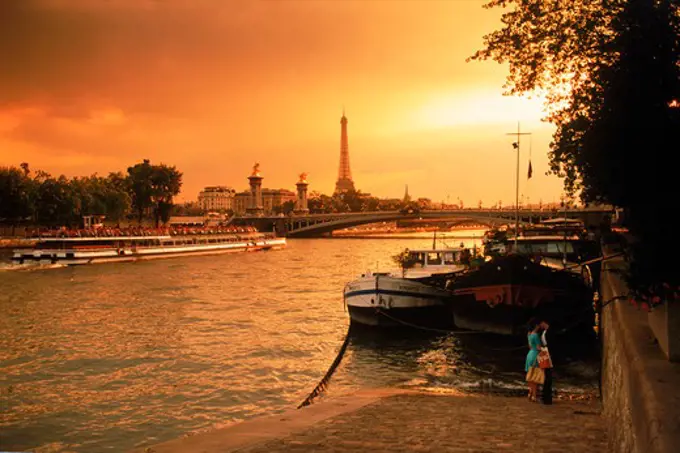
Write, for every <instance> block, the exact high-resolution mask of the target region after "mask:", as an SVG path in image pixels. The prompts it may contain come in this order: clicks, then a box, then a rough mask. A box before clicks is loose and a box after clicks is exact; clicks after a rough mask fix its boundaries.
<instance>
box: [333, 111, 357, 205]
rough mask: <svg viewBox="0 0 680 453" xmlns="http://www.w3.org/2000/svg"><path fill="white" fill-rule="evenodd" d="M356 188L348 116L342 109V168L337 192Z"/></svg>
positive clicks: (336, 184) (339, 171)
mask: <svg viewBox="0 0 680 453" xmlns="http://www.w3.org/2000/svg"><path fill="white" fill-rule="evenodd" d="M350 190H354V181H352V172H351V170H350V169H349V148H348V144H347V117H345V110H344V109H343V110H342V118H340V168H339V169H338V181H337V182H336V183H335V193H343V192H348V191H350Z"/></svg>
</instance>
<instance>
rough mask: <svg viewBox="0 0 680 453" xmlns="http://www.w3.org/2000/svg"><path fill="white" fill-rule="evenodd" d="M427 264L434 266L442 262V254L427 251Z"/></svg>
mask: <svg viewBox="0 0 680 453" xmlns="http://www.w3.org/2000/svg"><path fill="white" fill-rule="evenodd" d="M427 264H428V265H429V266H436V265H439V264H442V256H441V254H440V253H438V252H428V254H427Z"/></svg>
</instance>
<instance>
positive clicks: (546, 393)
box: [540, 320, 553, 404]
mask: <svg viewBox="0 0 680 453" xmlns="http://www.w3.org/2000/svg"><path fill="white" fill-rule="evenodd" d="M540 327H541V330H542V331H543V333H542V334H541V346H542V347H543V348H544V349H545V350H546V351H547V350H548V329H549V328H550V324H548V321H546V320H543V321H541V324H540ZM543 373H544V375H545V380H544V381H543V390H542V391H541V401H542V402H543V404H552V393H553V390H552V368H544V369H543Z"/></svg>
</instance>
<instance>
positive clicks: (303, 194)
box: [294, 173, 309, 214]
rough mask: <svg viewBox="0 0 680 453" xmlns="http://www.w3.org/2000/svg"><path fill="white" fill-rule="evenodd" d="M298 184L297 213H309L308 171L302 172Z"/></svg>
mask: <svg viewBox="0 0 680 453" xmlns="http://www.w3.org/2000/svg"><path fill="white" fill-rule="evenodd" d="M295 185H296V186H297V200H296V202H295V211H294V212H295V214H308V213H309V208H308V207H307V186H309V183H308V182H307V173H301V174H300V180H299V181H298V182H297V184H295Z"/></svg>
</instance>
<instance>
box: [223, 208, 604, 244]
mask: <svg viewBox="0 0 680 453" xmlns="http://www.w3.org/2000/svg"><path fill="white" fill-rule="evenodd" d="M613 212H614V211H613V209H606V208H601V207H598V208H584V209H568V210H567V211H566V215H567V217H569V218H578V219H581V220H583V221H584V223H585V224H586V226H589V225H599V224H600V223H601V221H602V219H603V217H604V216H611V215H612V214H613ZM564 215H565V211H557V210H539V209H522V210H520V211H519V218H520V223H530V222H534V223H535V222H539V221H541V220H547V219H551V218H556V217H563V216H564ZM415 219H423V220H424V219H460V220H461V221H463V220H470V221H474V222H476V223H478V224H482V225H487V226H489V227H493V226H496V225H504V224H513V223H514V222H515V211H514V210H511V209H502V210H499V209H453V210H422V211H415V212H414V211H408V212H406V211H373V212H343V213H329V214H303V215H290V216H268V217H267V216H265V217H261V216H258V217H255V216H242V217H234V218H233V219H232V222H231V223H232V224H234V225H250V226H255V227H257V228H258V229H259V230H260V231H276V232H277V233H278V234H279V235H282V236H286V237H321V236H325V235H328V234H330V233H331V232H333V231H335V230H341V229H343V228H349V227H353V226H359V225H367V224H370V223H379V222H394V221H398V220H415Z"/></svg>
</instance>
